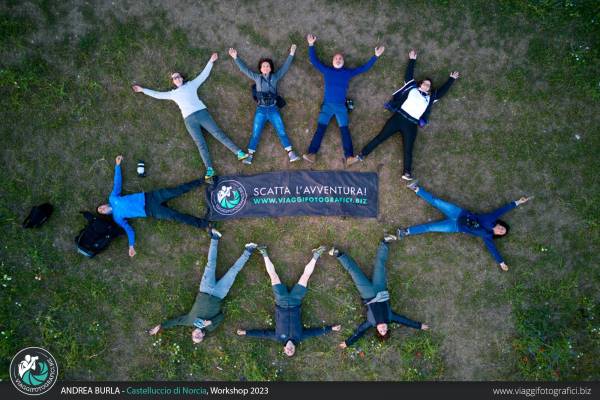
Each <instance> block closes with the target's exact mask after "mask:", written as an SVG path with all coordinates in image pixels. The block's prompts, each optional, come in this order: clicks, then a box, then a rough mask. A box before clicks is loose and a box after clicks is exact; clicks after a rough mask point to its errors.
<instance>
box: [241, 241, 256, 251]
mask: <svg viewBox="0 0 600 400" xmlns="http://www.w3.org/2000/svg"><path fill="white" fill-rule="evenodd" d="M244 247H245V248H246V250H248V251H249V252H250V253H252V252H253V251H254V250H256V248H257V247H258V245H257V244H256V243H252V242H250V243H246V244H245V245H244Z"/></svg>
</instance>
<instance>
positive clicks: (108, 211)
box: [96, 204, 112, 215]
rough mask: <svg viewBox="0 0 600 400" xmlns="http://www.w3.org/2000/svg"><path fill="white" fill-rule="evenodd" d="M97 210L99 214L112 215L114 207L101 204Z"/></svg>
mask: <svg viewBox="0 0 600 400" xmlns="http://www.w3.org/2000/svg"><path fill="white" fill-rule="evenodd" d="M96 210H97V211H98V214H105V215H106V214H112V207H111V206H110V205H109V204H100V205H99V206H98V207H97V208H96Z"/></svg>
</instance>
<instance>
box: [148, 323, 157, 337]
mask: <svg viewBox="0 0 600 400" xmlns="http://www.w3.org/2000/svg"><path fill="white" fill-rule="evenodd" d="M158 331H160V325H156V326H155V327H154V328H152V329H150V330H149V331H148V334H149V335H151V336H154V335H156V334H157V333H158Z"/></svg>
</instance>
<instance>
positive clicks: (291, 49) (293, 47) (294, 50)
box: [290, 44, 296, 56]
mask: <svg viewBox="0 0 600 400" xmlns="http://www.w3.org/2000/svg"><path fill="white" fill-rule="evenodd" d="M294 54H296V45H295V44H293V45H292V47H290V56H293V55H294Z"/></svg>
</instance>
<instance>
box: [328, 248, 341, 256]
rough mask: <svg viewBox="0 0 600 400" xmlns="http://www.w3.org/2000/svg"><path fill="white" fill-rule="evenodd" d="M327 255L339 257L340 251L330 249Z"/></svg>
mask: <svg viewBox="0 0 600 400" xmlns="http://www.w3.org/2000/svg"><path fill="white" fill-rule="evenodd" d="M329 255H330V256H334V257H337V256H339V255H340V251H339V250H338V249H336V248H335V247H332V248H331V250H329Z"/></svg>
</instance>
